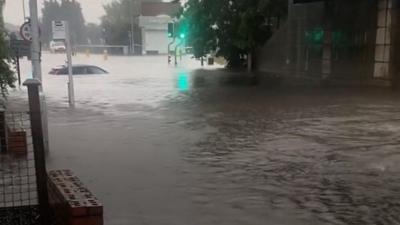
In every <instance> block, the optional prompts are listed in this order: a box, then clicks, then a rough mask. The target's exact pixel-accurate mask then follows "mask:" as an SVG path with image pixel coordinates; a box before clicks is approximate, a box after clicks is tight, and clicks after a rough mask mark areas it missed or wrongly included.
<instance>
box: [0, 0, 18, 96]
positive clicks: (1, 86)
mask: <svg viewBox="0 0 400 225" xmlns="http://www.w3.org/2000/svg"><path fill="white" fill-rule="evenodd" d="M4 3H5V0H0V91H1V94H2V95H3V96H6V94H7V88H8V87H15V86H14V82H15V76H14V73H13V72H12V70H11V69H10V66H9V62H10V60H11V58H10V54H9V51H8V45H7V42H6V40H5V37H6V31H5V28H4V22H3V6H4Z"/></svg>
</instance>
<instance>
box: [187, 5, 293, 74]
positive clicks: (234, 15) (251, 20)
mask: <svg viewBox="0 0 400 225" xmlns="http://www.w3.org/2000/svg"><path fill="white" fill-rule="evenodd" d="M286 13H287V0H235V1H233V0H218V1H215V0H189V1H187V3H186V4H185V6H184V8H183V11H182V14H181V20H184V21H187V23H188V24H189V26H188V27H189V28H188V41H189V43H190V44H191V45H192V46H193V49H194V54H195V57H202V56H205V55H206V54H207V53H209V52H210V51H216V52H217V55H219V56H223V57H225V58H226V59H227V60H228V62H229V66H232V67H236V66H240V65H241V64H242V59H243V58H244V57H245V56H247V55H248V54H250V53H252V52H253V51H254V50H255V49H256V48H257V47H259V46H261V45H263V44H264V43H265V42H266V41H267V40H268V39H269V38H270V37H271V35H272V21H275V25H279V23H280V20H281V18H282V17H284V16H285V15H286Z"/></svg>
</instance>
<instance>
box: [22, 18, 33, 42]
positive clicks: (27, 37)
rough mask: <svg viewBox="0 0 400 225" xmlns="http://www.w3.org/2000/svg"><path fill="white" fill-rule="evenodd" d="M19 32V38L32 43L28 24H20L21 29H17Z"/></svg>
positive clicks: (29, 24)
mask: <svg viewBox="0 0 400 225" xmlns="http://www.w3.org/2000/svg"><path fill="white" fill-rule="evenodd" d="M19 32H20V34H21V37H22V38H23V39H24V40H25V41H29V42H32V30H31V23H30V22H25V23H24V24H22V26H21V28H20V29H19Z"/></svg>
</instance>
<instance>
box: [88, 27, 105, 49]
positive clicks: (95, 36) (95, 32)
mask: <svg viewBox="0 0 400 225" xmlns="http://www.w3.org/2000/svg"><path fill="white" fill-rule="evenodd" d="M86 36H87V39H88V42H89V44H93V45H100V44H102V42H101V40H102V38H103V34H102V29H101V26H100V25H97V24H94V23H89V24H87V25H86Z"/></svg>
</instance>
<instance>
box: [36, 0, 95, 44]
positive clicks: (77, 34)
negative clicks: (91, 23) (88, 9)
mask: <svg viewBox="0 0 400 225" xmlns="http://www.w3.org/2000/svg"><path fill="white" fill-rule="evenodd" d="M42 14H43V17H42V24H43V25H42V40H43V42H45V43H49V42H50V41H51V40H52V39H53V37H52V36H53V35H52V24H51V23H52V21H54V20H66V21H68V23H69V27H70V30H71V41H72V43H80V44H86V43H87V38H86V32H85V31H86V27H85V19H84V17H83V14H82V8H81V5H80V3H79V2H76V1H75V0H61V1H58V0H47V1H45V2H44V7H43V9H42Z"/></svg>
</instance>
